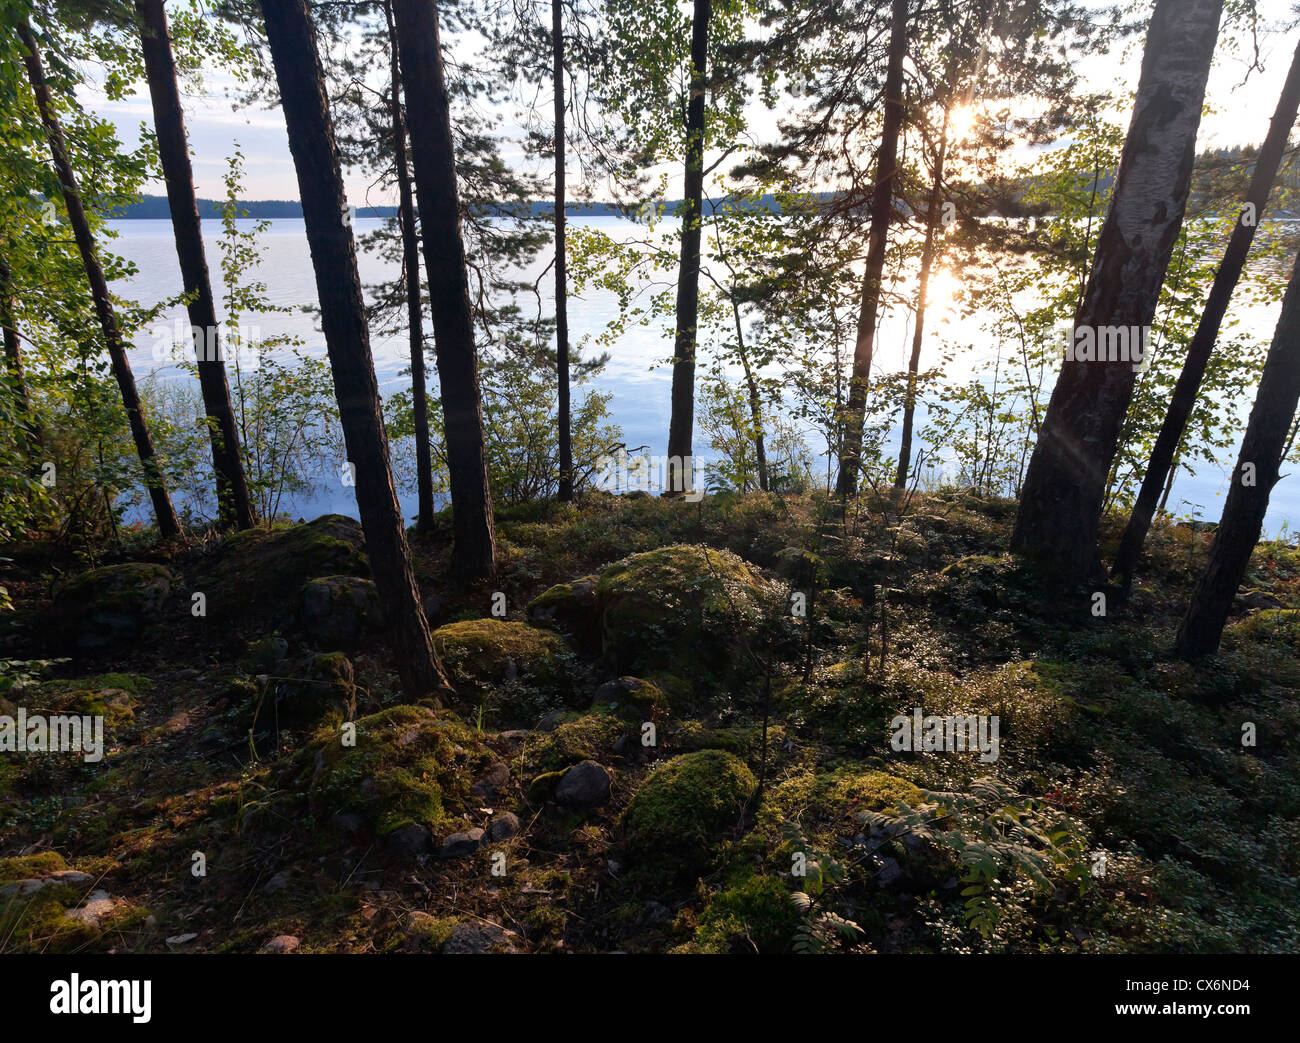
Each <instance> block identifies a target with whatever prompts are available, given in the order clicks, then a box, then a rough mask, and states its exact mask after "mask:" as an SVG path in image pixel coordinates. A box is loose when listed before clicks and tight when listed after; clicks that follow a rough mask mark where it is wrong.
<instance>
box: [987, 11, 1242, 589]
mask: <svg viewBox="0 0 1300 1043" xmlns="http://www.w3.org/2000/svg"><path fill="white" fill-rule="evenodd" d="M1222 11H1223V0H1159V2H1158V3H1157V4H1156V6H1155V10H1154V12H1153V13H1152V16H1151V23H1150V25H1149V27H1148V30H1147V39H1146V50H1145V53H1144V55H1143V58H1142V73H1141V78H1140V79H1139V82H1138V89H1137V98H1136V100H1135V102H1134V108H1133V118H1132V122H1131V123H1130V126H1129V133H1128V138H1127V140H1126V141H1125V144H1124V151H1123V155H1122V157H1121V159H1120V165H1119V171H1118V174H1117V176H1116V180H1115V189H1114V195H1113V197H1112V200H1111V207H1110V212H1109V213H1108V214H1107V215H1106V221H1105V223H1104V225H1103V226H1102V231H1101V236H1100V238H1099V240H1098V244H1097V252H1096V256H1095V258H1094V262H1093V267H1092V272H1091V274H1090V276H1089V279H1088V286H1087V290H1086V292H1085V294H1084V298H1083V303H1082V304H1081V305H1080V307H1079V310H1078V312H1077V314H1076V316H1075V320H1074V330H1076V331H1092V333H1093V334H1094V337H1095V334H1096V331H1097V330H1098V329H1099V328H1100V327H1103V326H1104V327H1111V328H1114V327H1121V328H1124V329H1126V330H1130V331H1131V330H1139V331H1142V330H1145V329H1146V328H1147V327H1148V326H1149V325H1150V323H1151V321H1152V318H1153V317H1154V315H1155V311H1156V304H1157V302H1158V300H1159V297H1160V288H1161V285H1162V284H1163V282H1164V277H1165V270H1166V268H1167V267H1168V265H1169V258H1170V256H1171V254H1172V252H1173V248H1174V243H1175V241H1176V240H1177V238H1178V232H1179V229H1180V228H1181V227H1182V222H1183V214H1184V211H1185V210H1186V207H1187V194H1188V188H1189V186H1190V183H1191V174H1192V163H1193V161H1194V160H1195V158H1196V131H1197V128H1198V127H1199V126H1200V122H1201V107H1202V104H1203V103H1204V100H1205V84H1206V80H1207V79H1208V77H1209V72H1210V62H1211V59H1212V58H1213V57H1214V45H1215V41H1216V39H1217V36H1218V29H1219V17H1220V15H1221V14H1222ZM1136 368H1137V367H1135V365H1134V364H1133V362H1132V361H1131V360H1130V359H1115V360H1113V361H1112V360H1109V359H1107V360H1095V359H1094V360H1091V361H1089V360H1086V359H1083V358H1076V359H1071V360H1067V361H1066V362H1065V363H1064V365H1063V367H1062V370H1061V374H1060V377H1059V378H1058V379H1057V382H1056V386H1055V387H1054V388H1053V390H1052V396H1051V399H1050V402H1049V404H1048V408H1047V413H1046V415H1045V416H1044V418H1043V425H1042V430H1041V431H1040V433H1039V439H1038V444H1037V445H1036V446H1035V448H1034V454H1033V456H1032V458H1031V459H1030V462H1029V467H1028V469H1027V471H1026V474H1025V483H1024V487H1023V490H1022V493H1021V499H1020V510H1019V513H1018V514H1017V517H1016V526H1015V530H1014V533H1013V535H1012V547H1013V549H1014V550H1016V551H1019V552H1021V553H1024V554H1026V555H1028V556H1030V557H1032V558H1037V559H1040V560H1043V561H1050V562H1051V563H1052V564H1053V565H1054V567H1055V568H1056V570H1057V571H1058V573H1059V576H1060V578H1061V579H1062V580H1063V581H1065V582H1067V583H1068V582H1082V581H1083V580H1085V579H1088V578H1092V577H1094V576H1096V575H1097V574H1098V573H1099V571H1100V559H1099V557H1098V554H1097V532H1098V526H1099V524H1100V519H1101V508H1102V502H1103V499H1104V497H1105V491H1106V479H1107V475H1108V473H1109V470H1110V464H1111V461H1112V460H1113V459H1114V456H1115V450H1116V447H1117V445H1118V439H1119V432H1120V427H1121V425H1122V424H1123V422H1124V416H1125V413H1126V412H1127V410H1128V404H1129V400H1130V399H1131V398H1132V394H1133V382H1134V380H1135V377H1136V374H1135V369H1136Z"/></svg>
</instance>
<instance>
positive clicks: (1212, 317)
mask: <svg viewBox="0 0 1300 1043" xmlns="http://www.w3.org/2000/svg"><path fill="white" fill-rule="evenodd" d="M1297 109H1300V47H1297V48H1296V52H1295V55H1294V57H1292V59H1291V70H1290V72H1288V73H1287V78H1286V83H1285V84H1283V87H1282V93H1281V95H1280V97H1279V98H1278V102H1277V109H1276V111H1275V112H1274V113H1273V122H1272V123H1271V124H1269V128H1268V135H1267V136H1266V137H1265V138H1264V144H1263V146H1262V147H1261V148H1260V150H1259V155H1258V156H1257V157H1256V158H1255V169H1254V172H1253V173H1252V174H1251V178H1250V188H1249V189H1248V191H1247V192H1246V202H1247V204H1248V206H1249V207H1250V208H1251V209H1250V211H1249V220H1246V219H1244V216H1245V213H1246V212H1247V211H1245V210H1244V209H1243V217H1242V218H1238V220H1237V225H1236V227H1235V228H1234V229H1233V230H1232V237H1231V239H1229V240H1228V248H1227V249H1226V250H1225V251H1224V254H1223V260H1222V261H1221V262H1219V270H1218V271H1217V272H1215V274H1214V283H1213V285H1212V286H1211V287H1210V293H1209V296H1208V297H1206V299H1205V310H1204V311H1203V312H1202V313H1201V321H1200V322H1199V323H1198V324H1197V326H1196V333H1195V334H1194V335H1193V336H1192V342H1191V344H1190V345H1189V346H1188V348H1187V358H1186V359H1184V361H1183V368H1182V372H1181V373H1179V374H1178V382H1177V384H1175V385H1174V390H1173V394H1172V395H1171V397H1170V399H1169V407H1168V410H1167V411H1166V413H1165V419H1164V422H1163V423H1162V424H1161V426H1160V434H1159V436H1157V438H1156V444H1155V448H1154V449H1152V451H1151V460H1150V461H1149V462H1148V464H1147V469H1146V475H1145V476H1144V477H1143V479H1142V488H1141V490H1140V491H1139V492H1138V497H1137V502H1136V503H1135V504H1134V505H1133V512H1132V514H1131V515H1130V516H1129V520H1128V525H1127V526H1126V527H1125V529H1124V536H1123V538H1122V539H1121V541H1120V545H1119V551H1118V553H1117V554H1116V557H1115V564H1114V568H1113V569H1112V570H1111V574H1112V576H1113V577H1115V578H1117V579H1118V580H1119V581H1120V584H1121V588H1122V590H1123V591H1124V592H1125V593H1127V592H1128V590H1129V589H1130V587H1131V586H1132V583H1133V572H1134V570H1135V569H1136V568H1137V565H1138V561H1139V560H1140V558H1141V556H1142V546H1143V544H1144V543H1145V542H1146V537H1147V533H1148V532H1149V531H1150V529H1151V519H1152V518H1153V517H1154V515H1155V510H1156V504H1157V501H1158V500H1159V499H1160V492H1161V490H1162V489H1163V488H1164V486H1165V484H1166V481H1167V479H1168V477H1169V475H1170V474H1171V473H1172V468H1173V463H1174V457H1175V455H1176V454H1177V452H1178V446H1179V444H1180V443H1181V442H1182V440H1183V435H1184V433H1185V432H1186V431H1187V422H1188V420H1189V419H1190V418H1191V415H1192V410H1193V409H1194V408H1195V406H1196V396H1197V393H1198V392H1199V391H1200V387H1201V381H1202V380H1203V379H1204V377H1205V370H1206V367H1207V366H1208V365H1209V362H1210V354H1211V352H1213V350H1214V343H1215V341H1216V340H1217V339H1218V336H1219V327H1220V326H1221V325H1222V324H1223V316H1224V315H1225V314H1226V313H1227V310H1228V303H1229V302H1230V301H1231V300H1232V293H1233V290H1235V289H1236V288H1237V281H1238V280H1239V279H1240V278H1241V273H1242V270H1243V269H1244V268H1245V267H1246V258H1247V256H1248V255H1249V253H1250V246H1251V243H1252V242H1253V241H1254V238H1255V229H1256V228H1257V227H1258V224H1259V222H1260V221H1261V220H1263V217H1264V208H1265V207H1266V206H1267V205H1268V197H1269V193H1270V192H1271V191H1272V188H1273V181H1274V180H1275V178H1276V177H1277V171H1278V167H1279V166H1280V165H1281V162H1282V153H1283V151H1284V150H1285V149H1286V144H1287V139H1288V138H1289V137H1290V135H1291V128H1292V127H1293V126H1294V125H1295V118H1296V112H1297Z"/></svg>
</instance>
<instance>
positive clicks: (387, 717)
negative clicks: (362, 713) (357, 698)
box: [289, 706, 495, 839]
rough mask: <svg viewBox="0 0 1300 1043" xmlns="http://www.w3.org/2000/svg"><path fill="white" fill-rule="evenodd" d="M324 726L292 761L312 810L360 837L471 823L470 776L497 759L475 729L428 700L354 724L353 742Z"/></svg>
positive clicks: (295, 778) (434, 831)
mask: <svg viewBox="0 0 1300 1043" xmlns="http://www.w3.org/2000/svg"><path fill="white" fill-rule="evenodd" d="M343 738H344V733H343V732H342V731H339V730H334V729H330V730H323V731H322V732H321V733H319V734H318V736H317V738H316V740H315V741H314V742H313V743H312V744H311V745H310V746H309V747H307V749H305V750H304V751H303V752H302V753H301V754H300V755H299V756H298V757H297V758H295V760H294V761H293V762H292V765H291V766H290V769H289V771H290V777H291V781H292V785H293V786H295V787H296V788H298V789H299V790H301V791H305V792H306V794H307V797H308V805H309V807H310V809H311V812H312V814H313V815H314V816H315V817H316V818H317V819H319V820H322V821H327V820H333V821H334V822H335V823H336V824H337V825H339V826H341V827H343V828H344V829H345V830H346V831H348V832H350V833H352V834H353V835H354V836H356V837H358V838H359V839H364V838H365V837H367V836H370V837H380V838H383V837H387V836H388V835H389V834H390V833H393V832H395V831H396V830H399V829H402V828H403V827H405V826H407V825H408V824H412V823H414V824H416V825H418V826H421V827H423V828H425V829H427V830H429V832H430V833H431V834H433V835H435V836H436V835H440V834H441V833H444V832H447V831H449V830H450V829H452V828H454V827H457V826H460V825H463V824H465V823H467V821H468V816H469V814H470V813H471V811H472V810H473V808H475V807H477V805H478V801H477V800H476V798H474V796H473V795H472V794H471V793H470V780H471V779H473V778H475V777H476V776H477V775H479V774H480V773H481V772H482V771H483V770H484V769H485V768H486V767H487V765H488V764H490V763H491V762H492V761H493V760H494V759H495V758H494V755H493V754H492V752H491V751H490V750H489V749H488V748H487V747H485V746H484V745H483V743H482V742H481V741H480V740H479V739H478V737H477V735H476V734H475V733H474V732H473V731H472V730H471V729H469V728H467V727H465V726H464V725H462V724H460V723H459V722H457V721H454V720H451V719H448V718H446V717H441V716H439V715H438V714H436V713H435V712H434V711H432V710H430V709H428V708H426V707H423V706H394V707H391V708H389V709H387V710H382V711H380V712H379V713H376V714H372V715H371V716H369V717H363V718H361V719H360V720H358V721H357V722H356V745H355V746H345V745H344V743H343Z"/></svg>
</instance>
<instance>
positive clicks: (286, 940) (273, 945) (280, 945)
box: [262, 934, 302, 952]
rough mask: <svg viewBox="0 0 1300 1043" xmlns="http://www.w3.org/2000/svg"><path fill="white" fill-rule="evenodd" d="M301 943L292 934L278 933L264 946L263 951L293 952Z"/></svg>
mask: <svg viewBox="0 0 1300 1043" xmlns="http://www.w3.org/2000/svg"><path fill="white" fill-rule="evenodd" d="M301 944H302V942H301V941H300V940H299V939H298V938H296V937H294V936H293V935H292V934H277V935H276V936H275V937H274V938H272V939H271V940H270V941H269V942H267V943H266V944H265V945H263V946H262V952H293V951H294V949H296V948H298V946H300V945H301Z"/></svg>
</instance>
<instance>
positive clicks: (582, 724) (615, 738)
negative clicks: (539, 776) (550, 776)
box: [523, 712, 632, 773]
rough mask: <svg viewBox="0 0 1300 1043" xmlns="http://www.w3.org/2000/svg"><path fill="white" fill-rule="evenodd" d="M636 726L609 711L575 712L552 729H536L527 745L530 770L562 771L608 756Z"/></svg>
mask: <svg viewBox="0 0 1300 1043" xmlns="http://www.w3.org/2000/svg"><path fill="white" fill-rule="evenodd" d="M631 734H632V730H631V729H630V728H629V725H628V723H627V722H626V721H624V720H623V719H621V718H620V717H618V716H617V715H616V714H613V713H608V712H603V713H602V712H597V713H588V714H581V715H573V716H570V717H568V718H567V719H565V720H562V721H560V723H558V724H557V725H556V726H555V727H554V728H552V729H551V730H550V731H545V732H534V733H533V734H532V735H530V736H529V737H528V739H527V741H526V742H525V743H524V747H523V757H524V766H525V769H526V770H527V771H528V772H529V773H538V772H543V773H544V772H555V771H562V770H563V769H565V768H567V767H568V766H569V765H571V764H577V763H579V762H580V761H585V760H608V759H610V757H611V756H613V755H614V754H615V752H616V749H617V747H618V746H619V744H620V742H624V743H625V742H626V741H627V739H628V738H629V737H630V736H631Z"/></svg>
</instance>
